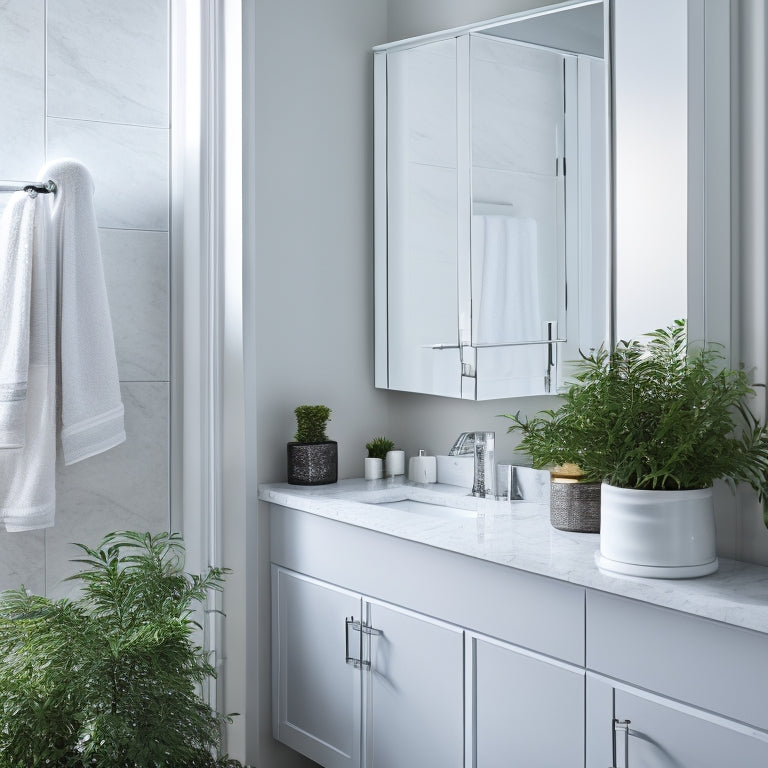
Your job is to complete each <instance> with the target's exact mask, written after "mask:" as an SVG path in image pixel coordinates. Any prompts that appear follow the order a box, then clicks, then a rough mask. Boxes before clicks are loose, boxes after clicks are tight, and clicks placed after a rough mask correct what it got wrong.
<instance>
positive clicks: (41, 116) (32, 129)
mask: <svg viewBox="0 0 768 768" xmlns="http://www.w3.org/2000/svg"><path fill="white" fill-rule="evenodd" d="M0 13H2V23H0V81H2V84H3V109H0V147H2V155H1V157H2V164H1V165H2V178H3V179H9V180H17V179H27V178H30V179H34V178H36V177H37V171H38V170H39V168H40V166H41V165H42V164H43V162H44V160H45V153H44V151H43V138H44V134H45V72H44V67H43V62H44V61H45V45H44V40H45V30H44V14H45V5H44V2H43V0H13V1H12V2H5V3H0ZM6 202H7V199H6V197H5V196H0V207H4V206H5V204H6Z"/></svg>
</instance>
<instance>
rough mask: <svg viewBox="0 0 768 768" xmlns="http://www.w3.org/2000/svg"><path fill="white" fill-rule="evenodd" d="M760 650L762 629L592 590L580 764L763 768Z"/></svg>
mask: <svg viewBox="0 0 768 768" xmlns="http://www.w3.org/2000/svg"><path fill="white" fill-rule="evenodd" d="M767 659H768V637H767V636H766V635H763V634H762V633H758V632H752V631H750V630H745V629H741V628H739V627H730V626H728V625H725V624H720V623H717V622H712V621H709V620H707V619H702V618H698V617H693V616H687V615H685V614H680V613H677V612H675V611H670V610H668V609H664V608H659V607H656V606H651V605H647V604H643V603H639V602H635V601H633V600H627V599H626V598H619V597H615V596H612V595H606V594H603V593H599V592H592V591H589V592H588V593H587V666H588V669H589V670H590V671H589V672H588V673H587V765H599V766H602V765H605V766H608V765H611V766H616V768H629V766H632V767H633V768H634V767H635V766H642V767H643V768H670V766H681V768H688V767H689V766H690V767H691V768H693V767H695V768H722V766H726V765H734V766H735V765H738V766H739V768H763V767H764V766H766V765H768V663H767V662H766V660H767ZM614 731H615V734H614ZM614 740H615V744H614ZM614 752H615V754H614Z"/></svg>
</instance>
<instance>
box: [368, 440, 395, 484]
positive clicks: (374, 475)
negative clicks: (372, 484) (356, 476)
mask: <svg viewBox="0 0 768 768" xmlns="http://www.w3.org/2000/svg"><path fill="white" fill-rule="evenodd" d="M394 447H395V444H394V443H393V442H392V441H391V440H390V439H388V438H386V437H384V436H381V437H374V438H373V440H371V442H370V443H366V444H365V448H366V450H367V451H368V456H366V458H365V461H364V462H363V463H364V465H365V479H366V480H378V479H379V478H381V477H383V476H384V459H385V458H386V457H387V453H388V452H389V451H391V450H392V449H393V448H394Z"/></svg>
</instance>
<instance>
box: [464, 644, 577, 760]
mask: <svg viewBox="0 0 768 768" xmlns="http://www.w3.org/2000/svg"><path fill="white" fill-rule="evenodd" d="M468 661H469V662H470V668H471V669H472V670H473V675H472V676H473V678H474V679H473V696H472V704H473V707H474V714H473V723H472V725H473V741H474V746H473V749H472V750H470V755H469V758H470V759H468V761H467V763H466V765H467V766H477V767H478V768H481V767H482V768H508V767H509V766H511V765H515V766H517V765H519V766H537V767H538V768H562V766H579V765H583V764H584V762H583V761H584V671H583V670H582V669H580V668H578V667H574V666H572V665H569V664H564V663H562V662H559V661H557V660H556V659H550V658H547V657H545V656H541V655H539V654H536V653H531V652H529V651H526V650H525V649H521V648H515V647H514V646H510V645H507V644H504V643H500V642H498V641H495V640H491V639H489V638H479V637H476V636H470V637H469V638H468Z"/></svg>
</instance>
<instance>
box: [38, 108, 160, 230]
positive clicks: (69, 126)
mask: <svg viewBox="0 0 768 768" xmlns="http://www.w3.org/2000/svg"><path fill="white" fill-rule="evenodd" d="M168 140H169V135H168V129H166V128H144V127H139V126H133V125H115V124H113V123H100V122H93V121H88V120H67V119H60V118H55V117H49V118H48V157H49V158H54V157H76V158H78V159H79V160H80V161H81V162H83V163H85V165H86V166H88V169H89V170H90V171H91V174H92V175H93V181H94V185H95V191H94V195H93V204H94V207H95V208H96V220H97V221H98V223H99V226H100V227H112V228H118V229H152V230H160V231H167V229H168V174H169V170H168Z"/></svg>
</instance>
